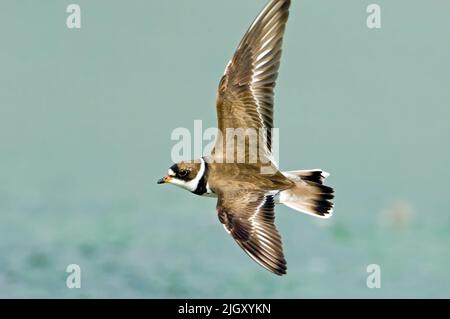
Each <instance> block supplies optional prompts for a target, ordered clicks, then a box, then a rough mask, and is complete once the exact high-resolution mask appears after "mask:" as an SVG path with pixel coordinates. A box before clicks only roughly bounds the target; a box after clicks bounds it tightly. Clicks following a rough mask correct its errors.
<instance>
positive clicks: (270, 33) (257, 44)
mask: <svg viewBox="0 0 450 319" xmlns="http://www.w3.org/2000/svg"><path fill="white" fill-rule="evenodd" d="M289 6H290V0H271V1H270V2H269V3H268V4H267V5H266V7H265V8H264V9H263V11H262V12H261V13H260V15H259V16H258V17H257V18H256V20H255V21H254V22H253V24H252V25H251V27H250V29H249V30H248V31H247V33H246V34H245V36H244V38H243V39H242V40H241V42H240V44H239V46H238V49H237V50H236V53H235V55H234V56H233V58H232V59H231V61H230V63H229V64H228V66H227V68H226V70H225V74H224V77H223V78H222V80H221V82H220V85H219V94H218V99H217V115H218V122H219V129H220V131H221V132H222V134H225V133H226V132H225V131H226V129H227V128H244V129H245V128H256V129H262V130H263V132H262V133H263V141H264V145H263V147H265V150H266V154H267V155H270V153H271V147H272V143H271V140H272V136H271V129H272V128H273V101H274V98H273V97H274V88H275V85H276V80H277V77H278V70H279V67H280V59H281V47H282V43H283V35H284V30H285V28H286V22H287V20H288V17H289Z"/></svg>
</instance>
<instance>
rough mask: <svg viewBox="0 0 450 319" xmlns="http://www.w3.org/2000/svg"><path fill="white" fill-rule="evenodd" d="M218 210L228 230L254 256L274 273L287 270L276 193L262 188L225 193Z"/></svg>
mask: <svg viewBox="0 0 450 319" xmlns="http://www.w3.org/2000/svg"><path fill="white" fill-rule="evenodd" d="M217 213H218V217H219V220H220V222H221V223H222V224H223V225H224V227H225V229H226V230H227V232H228V233H229V234H230V235H231V236H232V237H233V238H234V240H235V241H236V242H237V243H238V245H239V246H240V247H241V248H242V249H243V250H244V251H245V252H246V253H247V254H248V255H249V256H250V257H251V258H252V259H253V260H255V261H256V262H257V263H258V264H260V265H261V266H263V267H264V268H266V269H267V270H269V271H271V272H273V273H274V274H277V275H280V276H281V275H284V274H286V269H287V267H286V260H285V259H284V255H283V247H282V242H281V237H280V235H279V233H278V231H277V229H276V227H275V223H274V222H275V215H274V198H273V195H271V194H264V193H262V192H258V191H247V192H246V191H244V192H233V193H223V194H220V195H219V199H218V202H217Z"/></svg>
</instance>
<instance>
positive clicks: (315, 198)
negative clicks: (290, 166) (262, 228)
mask: <svg viewBox="0 0 450 319" xmlns="http://www.w3.org/2000/svg"><path fill="white" fill-rule="evenodd" d="M283 174H284V175H285V176H286V177H287V178H289V179H290V180H291V181H293V182H294V183H295V186H294V187H292V188H290V189H287V190H284V191H282V192H281V193H280V198H279V201H280V203H281V204H284V205H286V206H288V207H290V208H292V209H295V210H297V211H299V212H302V213H305V214H308V215H312V216H316V217H319V218H329V217H331V215H332V214H333V206H334V205H333V202H332V199H333V198H334V191H333V188H331V187H328V186H325V185H323V182H324V180H325V179H326V178H327V177H328V176H330V174H328V173H327V172H324V171H322V170H320V169H316V170H308V171H291V172H283Z"/></svg>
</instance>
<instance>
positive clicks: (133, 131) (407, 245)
mask: <svg viewBox="0 0 450 319" xmlns="http://www.w3.org/2000/svg"><path fill="white" fill-rule="evenodd" d="M264 2H265V1H264V0H261V1H259V0H258V1H257V0H252V1H245V3H243V1H238V0H229V1H216V0H214V1H211V0H195V1H165V2H162V1H106V0H103V1H95V2H94V1H78V2H77V3H78V4H80V6H81V9H82V28H81V30H68V29H67V28H66V25H65V19H66V17H67V14H66V13H65V9H66V5H67V4H66V3H64V2H61V1H55V0H54V1H45V2H44V1H42V2H39V3H38V2H36V1H30V0H29V1H12V0H8V1H2V2H1V3H0V39H1V50H0V297H51V298H52V297H67V298H71V297H73V298H79V297H82V298H96V297H120V298H128V297H157V298H162V297H211V298H212V297H287V298H312V297H362V298H375V297H447V298H448V297H450V276H449V272H448V271H449V269H450V253H449V248H450V247H449V243H450V197H449V195H448V189H449V187H448V180H449V177H450V165H449V164H450V148H449V141H448V138H449V136H450V125H449V124H448V118H449V116H450V109H449V108H450V90H449V82H450V81H449V80H450V76H449V74H450V62H449V59H448V58H449V56H450V44H449V42H448V35H449V32H450V19H449V18H450V4H449V3H448V2H447V1H432V2H427V1H423V0H421V1H419V0H416V1H406V0H398V1H377V3H379V4H380V5H381V8H382V19H383V20H382V28H381V29H380V30H369V29H368V28H367V27H366V25H365V20H366V17H367V13H366V11H365V9H366V6H367V5H368V4H369V3H370V2H367V3H366V2H365V1H359V0H358V1H356V0H352V1H339V2H338V1H324V0H322V1H312V0H309V1H296V2H295V3H294V4H293V6H292V11H291V18H290V22H289V26H288V32H287V35H286V41H285V46H284V49H285V50H284V56H283V63H282V68H281V74H280V78H279V81H278V87H277V95H276V114H275V116H276V118H275V122H276V126H277V127H279V128H280V134H281V140H280V165H281V167H282V168H283V169H285V170H292V169H301V168H316V167H321V168H324V169H326V170H327V171H329V172H331V173H332V176H331V177H330V178H329V183H330V185H332V186H333V187H335V189H336V195H337V197H336V211H335V215H334V217H333V218H332V219H331V220H325V221H317V220H315V219H313V218H312V217H309V216H305V215H300V214H298V213H296V212H294V211H292V210H290V209H288V208H286V207H277V211H276V213H277V225H278V228H279V230H280V232H281V234H282V237H283V241H284V247H285V255H286V258H287V261H288V275H287V276H285V277H282V278H280V277H276V276H273V275H271V274H270V273H268V272H266V271H264V270H263V269H262V268H260V267H258V265H256V264H255V263H254V262H252V261H251V260H250V259H249V258H248V257H247V256H246V255H245V254H244V253H243V252H242V251H241V250H240V249H239V248H238V247H237V245H236V244H235V243H234V242H233V240H232V239H231V238H229V236H228V235H227V234H226V233H225V231H224V230H223V228H222V226H221V225H220V223H219V221H218V219H217V216H216V212H215V200H213V199H202V198H197V197H194V196H193V195H191V194H189V193H187V192H184V191H181V190H179V189H175V188H174V187H162V186H158V185H156V179H157V178H159V177H161V176H162V175H163V174H164V173H165V172H166V171H167V168H168V167H169V166H170V165H171V161H170V152H171V148H172V146H173V145H174V142H173V141H171V139H170V134H171V132H172V130H173V129H174V128H176V127H187V128H189V129H192V128H193V122H194V120H196V119H202V120H204V122H203V126H204V127H210V126H211V127H212V126H215V125H216V123H215V106H214V101H215V94H216V87H217V84H218V81H219V77H220V75H221V74H222V73H223V69H224V68H225V65H226V63H227V61H228V59H229V58H230V57H231V55H232V53H233V51H234V49H235V47H236V45H237V43H238V42H239V40H240V38H241V36H242V35H243V32H244V31H245V30H246V28H247V27H248V25H249V24H250V22H251V21H252V19H253V18H254V17H255V16H256V14H257V13H258V11H259V10H260V8H261V7H262V6H263V5H264ZM73 263H75V264H79V265H80V267H81V270H82V288H81V289H68V288H67V287H66V276H67V273H66V272H65V269H66V266H67V265H68V264H73ZM369 264H379V265H380V266H381V271H382V276H381V280H382V284H381V288H380V289H368V288H367V286H366V278H367V275H368V274H367V273H366V267H367V265H369Z"/></svg>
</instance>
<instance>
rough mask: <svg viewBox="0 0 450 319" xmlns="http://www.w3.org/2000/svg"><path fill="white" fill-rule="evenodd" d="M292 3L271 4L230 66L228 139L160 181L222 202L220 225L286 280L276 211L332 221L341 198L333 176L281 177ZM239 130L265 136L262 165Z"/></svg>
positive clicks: (220, 110)
mask: <svg viewBox="0 0 450 319" xmlns="http://www.w3.org/2000/svg"><path fill="white" fill-rule="evenodd" d="M290 4H291V1H290V0H270V1H269V2H268V4H267V5H266V6H265V7H264V9H263V10H262V12H261V13H260V14H259V15H258V17H257V18H256V20H255V21H254V22H253V24H252V25H251V26H250V28H249V29H248V31H247V32H246V34H245V35H244V38H243V39H242V40H241V42H240V44H239V46H238V48H237V50H236V52H235V54H234V56H233V57H232V59H231V61H230V62H229V64H228V66H227V67H226V70H225V74H224V75H223V77H222V79H221V81H220V84H219V88H218V94H217V101H216V108H217V118H218V128H219V130H218V131H219V133H220V134H219V135H218V137H217V140H216V144H215V147H214V149H213V150H212V152H211V154H210V155H208V156H204V157H202V158H200V159H198V160H194V161H185V162H180V163H177V164H175V165H173V166H171V167H170V169H169V171H168V175H167V176H165V177H163V178H161V179H160V180H159V181H158V184H165V183H170V184H173V185H176V186H179V187H181V188H183V189H186V190H188V191H190V192H192V193H194V194H196V195H200V196H209V197H217V207H216V210H217V214H218V219H219V221H220V222H221V223H222V224H223V226H224V228H225V230H226V231H227V232H228V233H229V234H230V235H231V236H232V237H233V238H234V240H235V241H236V243H237V244H238V245H239V246H240V247H241V248H242V249H243V250H244V251H245V252H246V253H247V254H248V255H249V256H250V257H251V258H252V259H253V260H255V261H256V262H257V263H258V264H260V265H261V266H262V267H264V268H266V269H267V270H269V271H271V272H273V273H274V274H277V275H284V274H286V270H287V266H286V260H285V258H284V254H283V247H282V241H281V237H280V235H279V233H278V230H277V228H276V226H275V214H274V208H275V205H276V204H284V205H286V206H288V207H290V208H292V209H294V210H296V211H299V212H302V213H306V214H309V215H312V216H316V217H320V218H329V217H331V215H332V213H333V203H332V199H333V198H334V195H333V193H334V191H333V189H332V188H331V187H328V186H325V185H324V180H325V178H327V177H328V176H329V174H328V173H326V172H324V171H322V170H320V169H315V170H298V171H288V172H281V171H280V170H278V168H277V166H276V164H275V163H274V161H273V156H272V129H273V105H274V88H275V84H276V79H277V77H278V69H279V66H280V59H281V51H282V50H281V49H282V42H283V36H284V32H285V28H286V23H287V20H288V16H289V7H290ZM239 130H241V131H240V132H248V131H251V130H256V131H257V132H258V137H259V139H258V140H259V142H258V143H256V144H257V148H258V152H256V153H257V156H256V160H255V159H254V156H253V155H254V153H255V152H252V151H253V149H252V146H253V145H254V144H255V143H252V141H253V142H254V139H252V138H250V135H247V136H244V138H243V139H241V142H242V143H240V144H239V143H236V142H237V141H238V140H239V138H238V134H236V132H237V131H239ZM231 142H232V143H231ZM239 155H241V156H239ZM238 159H240V160H238ZM265 168H266V169H267V168H270V170H264V169H265Z"/></svg>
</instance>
